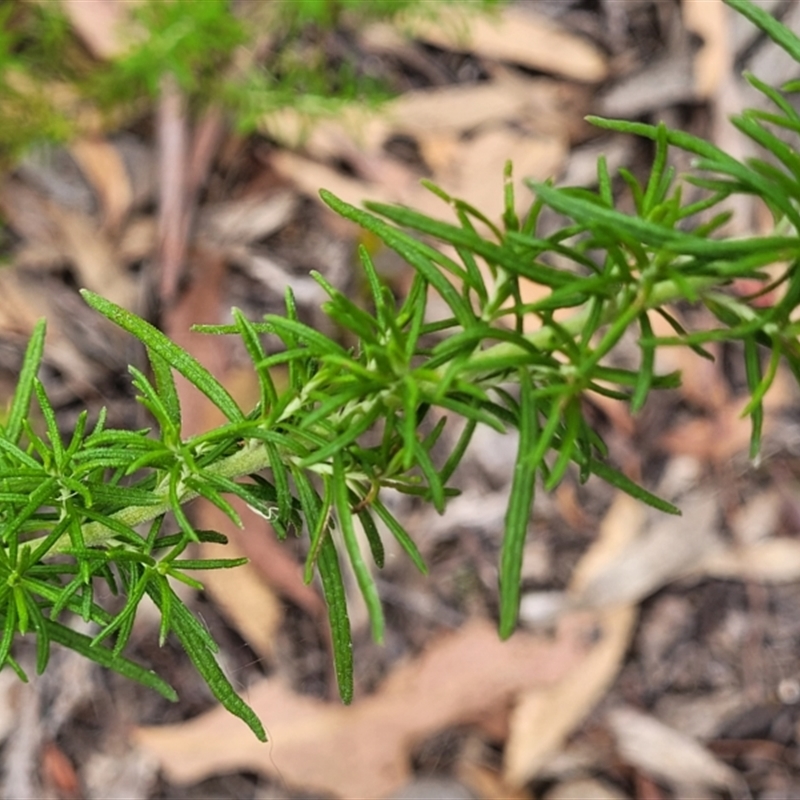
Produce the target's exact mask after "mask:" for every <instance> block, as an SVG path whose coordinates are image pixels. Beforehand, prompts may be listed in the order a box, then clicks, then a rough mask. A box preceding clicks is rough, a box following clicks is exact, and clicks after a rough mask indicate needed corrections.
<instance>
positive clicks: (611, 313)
mask: <svg viewBox="0 0 800 800" xmlns="http://www.w3.org/2000/svg"><path fill="white" fill-rule="evenodd" d="M685 283H688V284H690V285H691V286H692V288H694V289H695V290H696V291H698V292H700V291H703V290H705V289H709V288H713V287H716V286H718V285H719V283H720V279H719V278H717V277H708V276H703V277H697V278H687V279H686V281H685ZM685 291H686V287H685V285H684V286H682V287H679V286H677V284H676V283H675V282H674V281H662V282H661V283H657V284H655V285H654V286H653V287H652V289H651V291H650V292H649V295H648V297H647V300H646V303H644V304H643V305H644V306H646V307H647V308H653V307H656V306H660V305H663V304H664V303H668V302H670V301H672V300H676V299H679V298H681V297H683V296H685ZM639 310H641V309H637V313H638V312H639ZM590 313H591V310H590V309H589V308H588V307H584V308H583V309H582V310H580V311H578V312H577V313H576V314H574V315H573V316H572V317H570V318H569V319H567V320H565V321H564V322H563V323H562V325H561V327H562V330H564V331H567V332H569V333H571V334H574V335H576V336H577V335H578V334H579V333H580V332H581V330H582V329H583V327H584V326H585V324H586V322H587V320H588V319H589V315H590ZM619 313H620V309H619V308H618V307H617V304H610V305H609V309H608V311H607V313H606V314H605V319H604V322H605V323H608V322H611V321H612V319H614V318H615V317H617V316H618V315H619ZM525 338H526V339H527V340H528V341H529V342H531V343H532V344H533V345H535V346H536V347H537V348H539V349H540V350H543V351H547V350H552V349H554V348H555V347H556V346H557V344H558V341H559V340H558V336H557V334H556V332H555V331H554V330H553V329H552V328H549V327H544V328H541V329H540V330H537V331H534V332H532V333H529V334H527V336H526V337H525ZM519 352H521V348H519V347H518V346H517V345H515V344H512V343H509V342H503V343H501V344H498V345H495V346H493V347H490V348H488V349H486V350H483V351H480V352H477V353H475V354H474V355H473V356H472V358H471V359H470V361H469V364H468V365H466V366H467V369H468V372H469V373H471V374H472V375H475V376H478V375H480V374H481V373H482V372H486V371H487V370H488V371H492V369H493V367H492V366H491V365H492V362H493V361H495V360H496V359H497V358H498V357H504V356H508V355H515V354H517V353H519ZM269 465H270V460H269V456H268V454H267V450H266V448H265V447H264V445H263V444H261V443H259V442H255V441H253V442H251V443H250V444H247V445H245V446H244V447H243V448H242V449H241V450H239V451H238V452H236V453H234V454H233V455H231V456H228V457H227V458H223V459H220V460H219V461H218V462H216V463H214V464H211V465H209V466H208V467H206V468H205V469H206V470H207V471H208V472H211V473H212V474H215V475H219V476H220V477H224V478H229V479H231V480H234V479H236V478H240V477H242V476H244V475H250V474H253V473H255V472H259V471H261V470H262V469H265V468H267V467H269ZM315 466H316V467H317V468H321V467H322V465H315ZM320 471H322V470H321V469H320ZM158 494H159V495H161V496H162V497H163V499H162V501H161V502H160V503H157V504H155V505H147V506H129V507H128V508H123V509H121V510H120V511H117V512H116V513H115V514H112V515H111V518H112V519H113V520H115V521H117V522H120V523H121V524H123V525H125V526H126V527H129V528H135V527H136V526H137V525H141V524H143V523H146V522H150V521H151V520H153V519H155V518H156V517H158V516H160V515H161V514H164V513H166V512H167V511H169V510H170V508H171V504H170V502H169V498H168V490H167V489H166V487H165V488H164V489H163V490H161V491H159V492H158ZM197 496H198V493H197V492H195V491H186V492H185V493H184V494H183V495H182V497H181V504H185V503H188V502H189V501H191V500H194V499H195V498H196V497H197ZM82 530H83V538H84V542H85V543H86V545H87V546H88V547H100V546H102V545H104V544H106V543H108V542H109V541H110V540H113V539H114V538H115V533H114V531H113V530H111V529H110V528H109V527H108V526H107V525H103V524H102V523H100V522H89V523H86V524H85V525H84V526H83V529H82ZM39 541H41V539H34V540H32V541H30V542H29V544H30V545H32V546H34V547H35V546H36V543H37V542H39ZM71 549H72V542H71V540H70V538H69V536H67V535H64V536H63V537H62V538H61V539H59V540H58V542H56V544H55V545H54V546H53V548H52V550H51V551H50V553H49V555H51V556H52V555H59V554H65V553H69V552H71Z"/></svg>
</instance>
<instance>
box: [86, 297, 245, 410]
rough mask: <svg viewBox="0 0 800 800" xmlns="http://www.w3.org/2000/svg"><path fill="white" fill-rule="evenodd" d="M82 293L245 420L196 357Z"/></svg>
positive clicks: (115, 308) (137, 319)
mask: <svg viewBox="0 0 800 800" xmlns="http://www.w3.org/2000/svg"><path fill="white" fill-rule="evenodd" d="M81 295H82V296H83V299H84V300H85V301H86V302H87V303H88V304H89V305H90V306H91V307H92V308H93V309H94V310H95V311H98V312H100V313H101V314H102V315H103V316H104V317H107V318H108V319H110V320H111V321H112V322H113V323H114V324H116V325H118V326H119V327H120V328H122V329H124V330H126V331H128V333H130V334H132V335H133V336H135V337H136V338H137V339H139V341H141V342H142V343H143V344H144V345H145V346H146V347H148V348H149V349H150V350H152V351H153V352H154V353H156V354H157V355H158V356H160V357H161V358H162V359H164V361H166V362H167V364H169V365H170V366H171V367H172V368H173V369H176V370H177V371H178V372H180V374H181V375H183V377H184V378H186V380H188V381H189V382H190V383H191V384H192V385H194V386H196V387H197V388H198V389H199V390H200V391H201V392H202V393H203V394H204V395H205V396H206V397H207V398H208V399H209V400H211V402H212V403H213V404H214V405H215V406H216V407H217V408H218V409H219V410H220V411H221V412H222V413H223V414H224V415H225V416H226V417H227V418H228V419H229V420H231V422H240V421H242V420H243V419H244V414H242V410H241V409H240V408H239V406H238V405H237V404H236V401H235V400H234V399H233V398H232V397H231V395H230V394H229V393H228V390H227V389H226V388H225V387H224V386H223V385H222V384H221V383H220V382H219V381H218V380H217V379H216V378H215V377H214V376H213V375H212V374H211V373H210V372H209V371H208V370H207V369H206V368H205V367H204V366H202V364H200V362H199V361H197V359H196V358H194V357H193V356H191V355H190V354H189V353H187V352H186V350H184V349H183V348H182V347H179V346H178V345H177V344H175V343H174V342H172V341H170V340H169V339H168V338H167V337H166V336H165V335H164V334H163V333H162V332H161V331H160V330H158V328H155V327H154V326H153V325H151V324H150V323H149V322H145V320H143V319H141V317H137V316H136V315H135V314H132V313H131V312H130V311H127V310H126V309H124V308H121V307H120V306H118V305H116V304H114V303H112V302H111V301H110V300H106V299H105V298H103V297H100V295H97V294H94V292H90V291H89V290H88V289H82V290H81Z"/></svg>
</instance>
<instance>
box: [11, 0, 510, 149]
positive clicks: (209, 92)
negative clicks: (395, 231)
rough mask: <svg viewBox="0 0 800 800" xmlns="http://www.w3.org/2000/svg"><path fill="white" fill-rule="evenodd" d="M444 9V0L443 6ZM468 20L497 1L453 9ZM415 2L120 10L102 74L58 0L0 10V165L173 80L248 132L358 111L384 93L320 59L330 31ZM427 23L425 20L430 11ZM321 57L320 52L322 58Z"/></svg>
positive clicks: (197, 106)
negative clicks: (287, 113) (283, 120)
mask: <svg viewBox="0 0 800 800" xmlns="http://www.w3.org/2000/svg"><path fill="white" fill-rule="evenodd" d="M450 1H451V2H452V0H450ZM456 1H457V2H460V3H461V4H462V5H466V6H469V5H474V6H475V7H476V8H478V9H483V8H488V7H491V6H493V5H496V4H497V3H498V2H499V0H456ZM425 6H426V4H424V3H421V2H420V0H292V2H283V0H273V1H271V2H263V3H245V4H240V5H239V8H238V11H237V13H236V14H234V13H233V12H232V10H231V9H232V4H231V2H230V0H203V2H200V3H198V2H195V0H171V2H163V0H145V2H143V3H141V4H136V5H135V6H133V7H132V8H131V9H130V19H129V20H128V21H127V22H126V24H125V25H123V26H120V28H121V29H120V30H115V31H113V32H109V35H111V33H113V35H114V36H115V37H116V38H117V39H118V49H119V52H118V53H116V54H115V55H114V56H113V57H111V58H109V59H108V61H107V63H104V64H100V63H99V62H98V61H97V60H96V59H94V58H93V57H91V55H90V54H89V53H88V52H87V51H86V49H85V48H84V47H83V46H82V45H81V43H80V41H79V39H78V38H77V37H76V36H75V35H74V34H73V32H72V30H71V27H70V21H69V19H68V17H67V15H66V14H65V13H64V10H63V9H62V7H61V6H60V4H59V0H27V1H26V2H20V0H0V113H2V116H3V119H4V122H5V124H4V125H3V126H2V128H1V129H0V164H11V163H13V162H14V161H15V160H17V159H18V158H19V157H21V156H23V155H24V154H25V152H26V151H27V150H28V149H30V147H31V146H34V145H37V144H42V143H53V142H55V143H62V142H65V141H68V140H69V139H70V138H74V137H75V136H76V135H78V134H80V133H83V132H85V129H86V127H87V126H88V127H90V128H91V129H95V128H97V126H98V125H99V124H100V122H99V119H98V113H97V111H98V110H102V112H104V114H105V115H106V116H107V117H109V121H108V123H107V124H111V125H113V124H115V120H118V119H119V118H120V116H121V115H123V116H124V115H125V114H127V113H130V110H133V113H136V114H140V113H141V112H142V111H143V110H146V109H147V107H148V101H154V100H156V99H157V98H158V96H159V95H160V94H161V92H162V91H163V82H164V80H165V78H166V77H167V76H169V77H170V78H171V79H172V80H174V82H175V85H176V87H177V89H178V90H179V91H180V92H181V93H182V95H183V97H184V98H185V100H186V103H187V106H188V109H189V111H190V112H191V113H192V114H195V115H196V114H198V113H200V112H201V111H202V110H204V109H205V108H207V107H209V106H211V105H214V104H219V105H221V106H223V107H225V109H226V110H227V111H228V112H229V114H230V118H231V119H232V121H233V123H234V124H235V125H236V126H237V127H238V128H239V129H240V130H241V131H242V132H245V133H251V132H252V131H253V130H255V129H256V127H257V126H258V124H259V123H260V122H261V121H262V120H263V118H264V117H265V115H268V114H270V113H273V112H275V111H278V110H281V109H286V108H290V109H294V110H295V111H297V112H298V113H299V114H300V115H301V116H302V117H304V118H306V119H308V120H313V119H316V118H319V117H321V116H327V115H331V114H337V113H341V111H342V110H343V108H345V107H346V106H347V105H348V104H353V103H357V104H360V105H365V106H368V107H371V106H374V105H376V104H379V103H380V102H381V101H383V100H385V99H386V98H387V97H388V96H389V95H390V93H391V92H390V89H389V87H388V86H385V85H383V84H382V83H381V81H380V80H378V79H376V78H373V77H372V76H370V75H368V74H364V73H363V71H359V69H358V68H354V67H353V66H352V65H351V64H350V63H349V62H348V61H347V60H346V59H342V58H338V59H337V58H333V57H330V56H329V55H327V53H326V47H325V41H326V36H328V37H329V36H330V32H331V30H333V29H334V27H335V26H336V25H342V24H346V26H347V27H348V28H355V27H358V26H359V25H363V24H365V23H366V22H368V21H372V20H389V21H391V20H393V19H395V18H396V17H397V16H398V15H399V14H400V13H401V12H405V13H408V12H411V13H431V11H430V10H429V9H426V8H425ZM432 13H433V14H434V15H435V11H434V12H432ZM328 49H329V48H328Z"/></svg>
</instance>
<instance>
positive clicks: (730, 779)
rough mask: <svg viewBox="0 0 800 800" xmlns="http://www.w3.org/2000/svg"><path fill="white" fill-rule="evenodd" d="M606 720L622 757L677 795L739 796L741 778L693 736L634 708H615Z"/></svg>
mask: <svg viewBox="0 0 800 800" xmlns="http://www.w3.org/2000/svg"><path fill="white" fill-rule="evenodd" d="M607 719H608V724H609V727H610V728H611V732H612V733H613V735H614V737H615V739H616V743H617V749H618V751H619V754H620V756H621V757H622V758H623V759H624V760H625V761H627V762H628V763H629V764H631V765H632V766H634V767H636V768H637V769H640V770H642V771H643V772H645V773H646V774H648V775H651V776H653V777H654V778H657V779H659V780H663V781H665V782H667V783H668V784H669V785H670V786H672V787H674V788H675V790H676V792H677V793H678V795H680V796H684V797H691V796H693V795H694V794H695V793H696V792H698V791H702V790H703V789H704V788H716V789H726V790H728V791H730V792H732V793H734V794H739V793H740V790H741V788H742V784H741V778H740V777H739V776H738V775H737V774H736V773H735V772H734V771H733V770H732V769H730V767H728V766H726V765H725V764H724V763H722V762H721V761H719V760H718V759H717V758H715V757H714V756H713V755H711V753H710V752H709V751H708V750H706V749H705V748H704V747H703V746H702V745H701V744H700V743H699V742H697V741H696V740H695V739H692V738H691V737H690V736H686V735H684V734H682V733H679V732H678V731H676V730H675V729H673V728H670V727H669V726H667V725H665V724H664V723H663V722H660V721H659V720H657V719H655V718H654V717H651V716H649V715H647V714H642V713H641V712H639V711H635V710H634V709H632V708H626V707H622V708H615V709H613V710H612V711H610V712H609V714H608V716H607Z"/></svg>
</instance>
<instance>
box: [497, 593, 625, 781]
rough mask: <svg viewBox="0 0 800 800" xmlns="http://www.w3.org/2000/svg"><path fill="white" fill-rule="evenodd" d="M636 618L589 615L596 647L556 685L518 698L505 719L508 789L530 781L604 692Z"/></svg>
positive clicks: (621, 611)
mask: <svg viewBox="0 0 800 800" xmlns="http://www.w3.org/2000/svg"><path fill="white" fill-rule="evenodd" d="M636 617H637V612H636V609H635V608H633V607H630V606H620V607H618V608H615V609H610V610H608V611H606V612H605V613H602V614H590V615H589V617H588V618H587V619H590V620H591V622H592V623H593V624H594V625H596V630H598V631H599V632H600V636H601V639H600V642H599V643H598V644H597V645H596V646H595V647H594V648H593V649H592V651H591V652H590V653H589V654H588V655H587V656H586V658H585V659H584V660H583V661H582V662H581V663H580V664H578V665H577V666H576V667H575V669H573V670H572V671H570V672H569V673H568V674H567V675H566V676H565V677H564V678H563V679H562V680H560V681H559V682H558V683H557V684H555V685H554V686H552V687H549V688H543V689H533V690H531V691H528V692H525V693H524V694H522V695H521V697H520V698H519V700H518V702H517V704H516V706H515V708H514V711H513V712H512V715H511V723H510V730H509V736H508V740H507V742H506V749H505V755H504V767H505V777H506V780H507V781H508V782H509V783H510V784H511V785H512V786H523V785H524V784H525V783H527V782H528V781H529V780H531V779H532V778H533V777H535V776H536V774H537V773H538V772H539V770H540V769H541V768H542V766H544V765H545V764H546V763H547V762H548V761H549V759H550V758H551V756H552V755H553V753H554V752H557V751H558V749H559V748H560V747H561V746H562V745H563V744H564V742H565V741H566V740H567V738H568V737H569V736H570V734H571V733H572V732H573V731H574V730H575V729H576V728H577V727H578V726H579V725H580V724H581V722H583V720H584V719H586V717H587V716H588V715H589V713H590V712H591V710H592V709H593V708H594V707H595V705H596V704H597V703H598V701H599V700H600V699H601V698H602V697H603V696H604V695H605V693H606V692H607V691H608V688H609V687H610V686H611V684H612V683H613V681H614V679H615V678H616V676H617V673H618V672H619V668H620V665H621V664H622V660H623V658H624V656H625V652H626V650H627V649H628V645H629V644H630V639H631V636H632V634H633V629H634V625H635V623H636Z"/></svg>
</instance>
